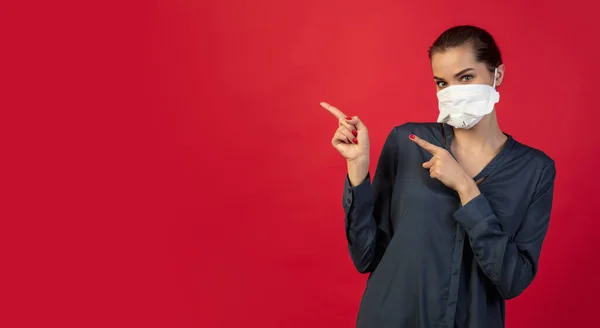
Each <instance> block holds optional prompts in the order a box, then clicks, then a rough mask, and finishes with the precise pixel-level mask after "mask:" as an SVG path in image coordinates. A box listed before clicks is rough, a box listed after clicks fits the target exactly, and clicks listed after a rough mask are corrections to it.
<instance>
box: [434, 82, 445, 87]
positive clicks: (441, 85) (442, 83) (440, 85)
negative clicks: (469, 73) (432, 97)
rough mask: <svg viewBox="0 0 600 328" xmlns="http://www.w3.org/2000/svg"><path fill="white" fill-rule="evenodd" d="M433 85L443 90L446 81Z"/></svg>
mask: <svg viewBox="0 0 600 328" xmlns="http://www.w3.org/2000/svg"><path fill="white" fill-rule="evenodd" d="M435 84H436V85H437V86H438V88H443V87H445V86H446V81H436V82H435Z"/></svg>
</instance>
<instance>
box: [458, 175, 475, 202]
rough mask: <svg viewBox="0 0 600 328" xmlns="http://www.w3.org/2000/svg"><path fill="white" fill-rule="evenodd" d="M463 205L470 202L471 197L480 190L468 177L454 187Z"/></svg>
mask: <svg viewBox="0 0 600 328" xmlns="http://www.w3.org/2000/svg"><path fill="white" fill-rule="evenodd" d="M456 191H457V192H458V195H459V197H460V200H461V203H462V204H463V205H465V204H467V203H468V202H470V201H471V200H472V199H473V198H475V197H477V196H479V195H480V194H481V191H480V190H479V187H477V184H476V183H475V181H473V179H471V178H468V179H466V180H465V181H464V182H463V183H462V184H460V185H459V186H458V188H456Z"/></svg>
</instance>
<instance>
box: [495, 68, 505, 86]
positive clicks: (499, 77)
mask: <svg viewBox="0 0 600 328" xmlns="http://www.w3.org/2000/svg"><path fill="white" fill-rule="evenodd" d="M502 80H504V64H500V66H498V73H496V86H500V84H502Z"/></svg>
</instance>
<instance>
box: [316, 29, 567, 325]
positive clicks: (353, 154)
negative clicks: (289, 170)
mask: <svg viewBox="0 0 600 328" xmlns="http://www.w3.org/2000/svg"><path fill="white" fill-rule="evenodd" d="M429 57H430V60H431V68H432V71H433V75H434V81H435V83H436V85H437V90H438V93H437V96H438V99H439V109H440V116H439V117H438V123H407V124H403V125H400V126H397V127H395V128H394V129H393V130H392V131H391V133H390V134H389V136H388V137H387V139H386V142H385V144H384V146H383V150H382V151H381V155H380V157H379V162H378V164H377V169H376V172H375V175H374V178H373V183H372V184H371V181H370V176H369V172H368V168H369V137H368V131H367V128H366V126H365V125H364V124H363V122H361V120H360V119H359V118H358V117H356V116H354V117H346V116H345V115H344V114H343V113H342V112H341V111H339V110H338V109H336V108H334V107H332V106H330V105H328V104H326V103H322V105H323V107H325V108H326V109H328V110H329V111H330V112H332V113H333V114H334V115H335V116H336V117H338V118H339V127H338V129H337V131H336V132H335V135H334V137H333V141H332V143H333V146H334V147H335V148H336V149H337V150H338V151H339V152H340V153H341V154H342V155H343V156H344V157H345V158H346V160H347V164H348V175H347V177H346V183H345V191H344V198H343V206H344V210H345V213H346V235H347V239H348V247H349V251H350V255H351V257H352V260H353V262H354V264H355V266H356V268H357V269H358V271H360V272H361V273H367V272H368V273H370V275H369V279H368V281H367V286H366V290H365V292H364V295H363V298H362V302H361V306H360V310H359V314H358V320H357V327H365V328H373V327H377V328H387V327H389V328H392V327H394V328H399V327H407V328H408V327H410V328H416V327H419V328H420V327H423V328H425V327H427V328H429V327H448V328H453V327H469V328H475V327H477V328H482V327H485V328H495V327H504V322H505V318H504V317H505V316H504V314H505V300H507V299H510V298H513V297H516V296H517V295H519V294H520V293H521V292H523V290H524V289H525V288H526V287H527V286H528V285H529V284H530V283H531V281H532V280H533V278H534V276H535V274H536V272H537V268H538V258H539V255H540V250H541V247H542V242H543V240H544V237H545V234H546V231H547V229H548V223H549V218H550V211H551V207H552V197H553V190H554V179H555V174H556V171H555V167H554V161H553V160H552V159H551V158H549V157H548V156H547V155H545V154H544V153H543V152H541V151H539V150H536V149H534V148H531V147H528V146H526V145H524V144H521V143H519V142H517V141H516V140H514V139H513V138H512V137H511V136H510V135H507V134H505V133H503V132H502V131H501V130H500V128H499V126H498V122H497V120H496V112H495V110H494V104H495V103H497V102H498V101H499V94H498V92H497V91H496V87H497V86H499V85H501V83H502V80H503V78H504V65H503V64H502V58H501V55H500V51H499V50H498V47H497V46H496V43H495V41H494V39H493V38H492V36H491V35H490V34H489V33H487V32H486V31H484V30H482V29H480V28H478V27H474V26H458V27H453V28H451V29H449V30H447V31H445V32H444V33H443V34H442V35H440V37H439V38H438V39H437V40H436V41H435V42H434V44H433V45H432V46H431V48H430V49H429Z"/></svg>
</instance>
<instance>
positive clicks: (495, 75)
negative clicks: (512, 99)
mask: <svg viewBox="0 0 600 328" xmlns="http://www.w3.org/2000/svg"><path fill="white" fill-rule="evenodd" d="M497 80H498V67H496V68H494V85H492V88H494V89H496V81H497Z"/></svg>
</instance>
